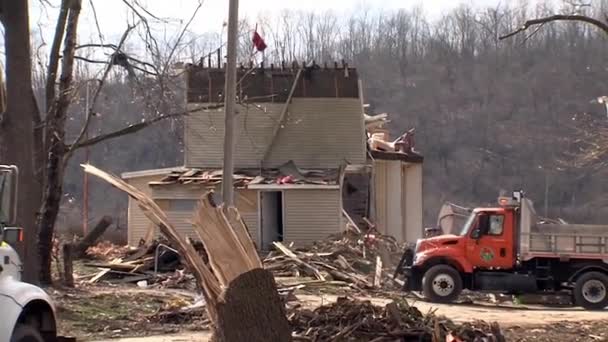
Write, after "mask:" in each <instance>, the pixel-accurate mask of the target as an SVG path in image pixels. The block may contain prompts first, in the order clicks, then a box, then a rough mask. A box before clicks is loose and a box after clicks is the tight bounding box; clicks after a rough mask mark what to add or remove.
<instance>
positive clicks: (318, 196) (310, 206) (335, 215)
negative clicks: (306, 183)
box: [283, 189, 342, 246]
mask: <svg viewBox="0 0 608 342" xmlns="http://www.w3.org/2000/svg"><path fill="white" fill-rule="evenodd" d="M283 201H284V202H283V203H284V224H283V229H284V241H285V242H286V243H290V242H294V244H295V245H296V246H307V245H311V244H312V243H313V242H315V241H319V240H324V239H326V238H327V237H328V236H329V235H332V234H335V233H338V232H340V230H341V227H342V204H341V192H340V189H337V190H335V189H331V190H285V191H284V192H283Z"/></svg>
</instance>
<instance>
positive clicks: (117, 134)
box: [70, 104, 224, 151]
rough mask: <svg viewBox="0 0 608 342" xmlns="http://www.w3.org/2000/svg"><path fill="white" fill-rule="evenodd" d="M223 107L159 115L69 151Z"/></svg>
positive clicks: (97, 137) (207, 107) (75, 146)
mask: <svg viewBox="0 0 608 342" xmlns="http://www.w3.org/2000/svg"><path fill="white" fill-rule="evenodd" d="M223 106H224V105H223V104H218V105H214V106H205V107H197V108H193V109H190V110H187V111H184V112H178V113H171V114H167V115H160V116H158V117H156V118H153V119H150V120H147V121H144V122H140V123H136V124H133V125H129V126H127V127H124V128H122V129H119V130H117V131H114V132H110V133H106V134H101V135H98V136H96V137H93V138H91V139H89V140H85V141H81V142H78V143H76V144H74V145H72V146H70V150H72V151H75V150H77V149H79V148H82V147H86V146H92V145H95V144H98V143H100V142H103V141H106V140H110V139H114V138H118V137H122V136H125V135H128V134H132V133H135V132H138V131H141V130H142V129H144V128H146V127H149V126H151V125H154V124H155V123H158V122H161V121H164V120H167V119H175V118H178V117H182V116H187V115H190V114H191V113H194V112H197V111H199V110H209V109H218V108H222V107H223Z"/></svg>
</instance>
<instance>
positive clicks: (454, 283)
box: [422, 265, 462, 303]
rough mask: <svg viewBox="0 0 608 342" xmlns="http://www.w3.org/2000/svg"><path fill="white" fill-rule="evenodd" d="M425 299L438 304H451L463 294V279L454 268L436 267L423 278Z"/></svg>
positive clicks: (446, 266)
mask: <svg viewBox="0 0 608 342" xmlns="http://www.w3.org/2000/svg"><path fill="white" fill-rule="evenodd" d="M422 291H423V293H424V297H425V298H427V299H429V300H430V301H432V302H436V303H451V302H453V301H454V300H456V299H457V298H458V295H460V292H462V278H461V277H460V273H458V271H457V270H456V269H454V267H452V266H448V265H436V266H433V267H431V268H429V269H428V270H427V271H426V272H425V273H424V276H423V277H422Z"/></svg>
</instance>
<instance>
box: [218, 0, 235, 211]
mask: <svg viewBox="0 0 608 342" xmlns="http://www.w3.org/2000/svg"><path fill="white" fill-rule="evenodd" d="M229 6H230V7H229V9H228V42H227V46H226V49H227V61H226V70H225V72H226V90H225V92H224V93H225V98H224V113H225V125H224V128H225V129H224V168H223V172H222V199H223V201H224V204H225V205H226V206H232V205H234V182H233V174H234V126H235V125H234V121H235V120H234V119H235V107H236V103H235V101H236V57H237V56H236V53H237V39H238V37H237V36H238V20H239V0H230V5H229Z"/></svg>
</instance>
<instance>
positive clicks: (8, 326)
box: [0, 165, 73, 342]
mask: <svg viewBox="0 0 608 342" xmlns="http://www.w3.org/2000/svg"><path fill="white" fill-rule="evenodd" d="M17 180H18V170H17V167H15V166H5V165H0V308H2V319H1V320H0V341H6V342H47V341H50V342H54V341H73V339H68V338H62V337H58V336H57V326H56V319H55V317H56V316H55V309H54V307H53V304H52V301H51V299H50V298H49V296H48V295H47V294H46V292H44V291H43V290H42V289H41V288H39V287H37V286H34V285H31V284H27V283H24V282H22V281H21V274H22V267H23V264H22V263H21V259H20V258H19V255H18V253H17V252H16V251H15V249H14V248H13V246H15V245H17V244H19V243H21V242H22V241H23V229H22V228H18V227H16V225H15V222H16V214H17V194H18V188H17Z"/></svg>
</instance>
